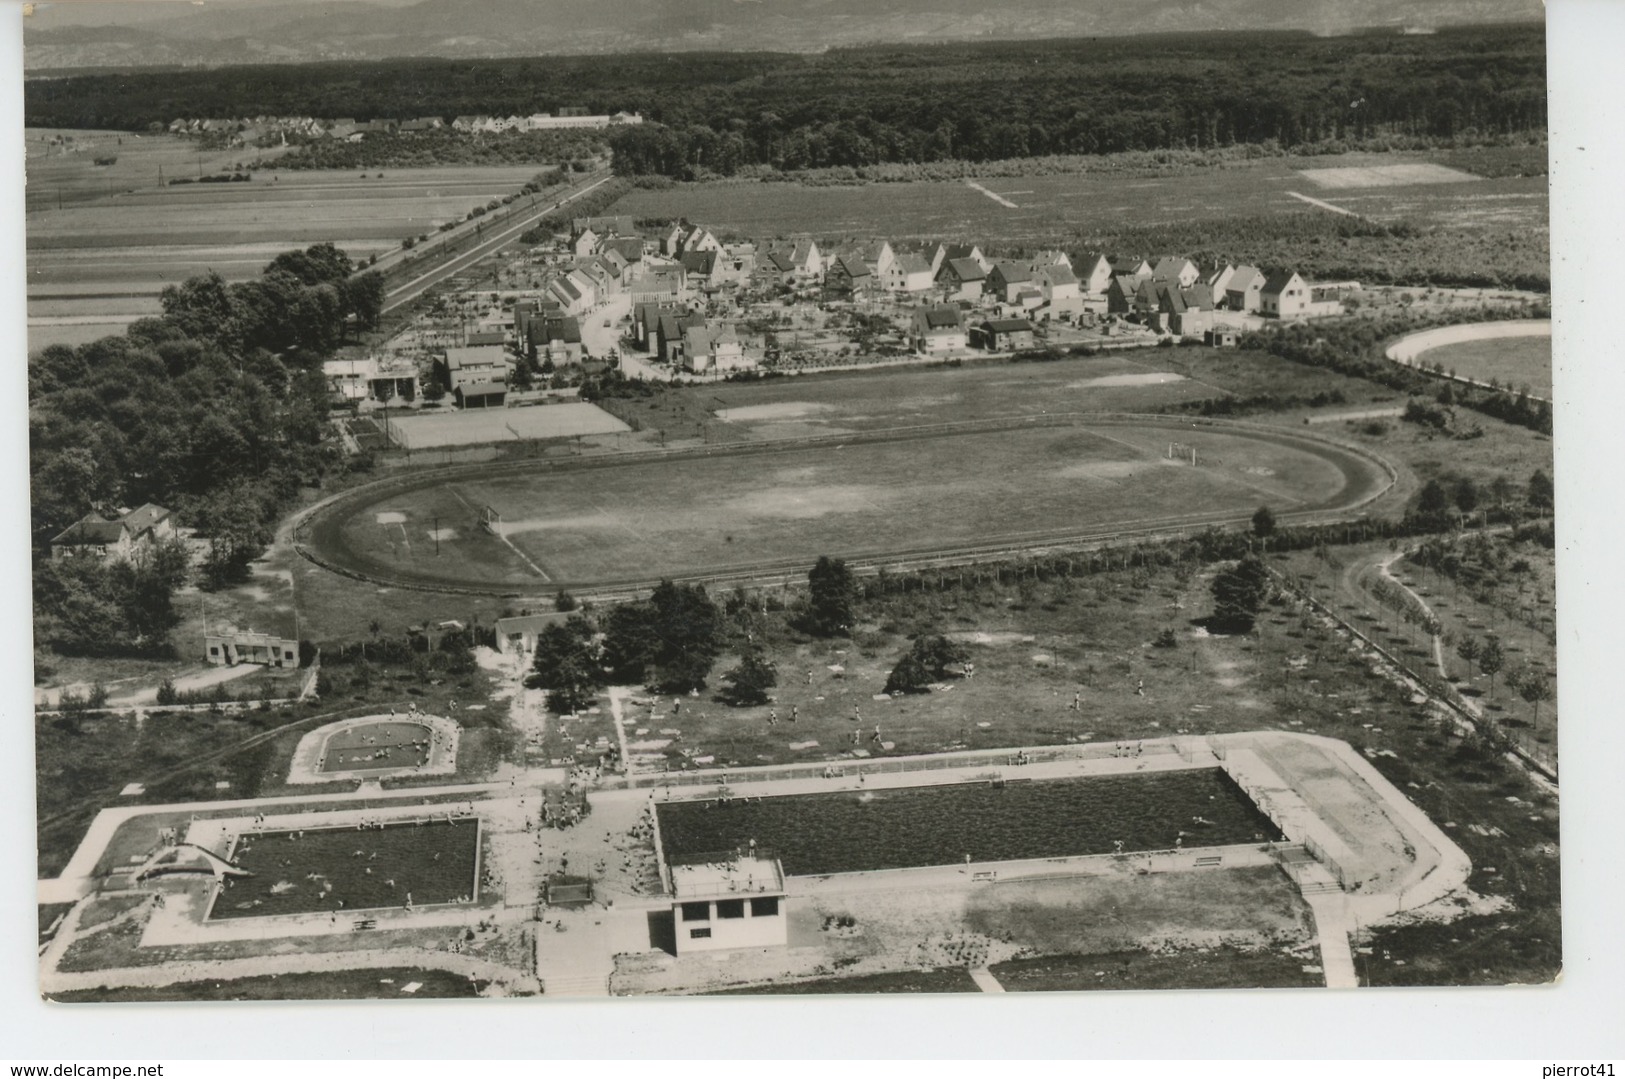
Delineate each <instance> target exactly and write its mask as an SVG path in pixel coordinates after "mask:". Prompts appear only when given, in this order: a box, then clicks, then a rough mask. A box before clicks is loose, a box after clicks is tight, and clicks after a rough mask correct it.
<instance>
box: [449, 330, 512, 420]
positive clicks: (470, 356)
mask: <svg viewBox="0 0 1625 1079" xmlns="http://www.w3.org/2000/svg"><path fill="white" fill-rule="evenodd" d="M439 366H440V369H441V374H442V376H443V378H444V380H445V383H446V388H447V389H449V390H451V391H452V393H453V394H455V395H456V397H457V403H458V404H459V405H461V406H462V407H464V408H491V407H499V406H501V405H502V404H503V402H504V400H505V399H506V398H505V395H506V394H507V392H508V387H507V382H508V354H507V350H506V349H504V348H503V347H502V346H501V345H475V346H473V347H468V346H464V347H461V348H448V349H446V352H445V355H444V357H443V358H442V359H441V361H440V364H439Z"/></svg>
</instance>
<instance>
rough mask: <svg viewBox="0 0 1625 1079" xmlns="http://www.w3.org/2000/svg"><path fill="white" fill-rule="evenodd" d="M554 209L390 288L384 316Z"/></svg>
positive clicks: (597, 183)
mask: <svg viewBox="0 0 1625 1079" xmlns="http://www.w3.org/2000/svg"><path fill="white" fill-rule="evenodd" d="M611 179H612V177H611V176H609V175H608V174H607V173H606V174H604V175H602V176H600V177H598V178H597V179H595V180H593V181H592V182H591V183H589V184H587V185H586V186H585V187H582V188H580V189H579V190H577V191H575V192H573V193H572V194H570V195H567V196H566V197H564V198H563V199H560V200H559V203H558V205H559V206H568V205H569V204H570V203H572V202H574V201H575V200H577V199H579V198H581V197H582V196H583V195H586V194H588V193H589V192H592V191H595V190H597V189H598V188H600V187H602V186H603V185H604V184H607V183H609V181H610V180H611ZM557 208H558V207H557V206H546V207H543V208H542V209H539V210H537V211H536V212H535V213H534V214H525V215H523V216H520V217H519V218H518V219H517V220H516V221H514V222H513V223H512V224H509V225H506V226H504V227H503V228H501V229H498V230H496V231H493V232H492V233H491V234H490V235H489V236H488V237H487V238H486V239H484V240H482V241H481V242H479V243H478V244H475V245H474V246H473V247H471V248H469V249H468V250H467V251H465V252H463V253H462V254H461V255H458V256H457V257H455V258H453V259H451V260H449V261H447V262H444V263H441V264H440V265H439V266H437V267H435V268H434V269H432V270H429V271H427V272H426V273H423V274H420V275H418V276H417V277H414V278H412V279H411V280H410V281H407V282H406V283H405V284H403V285H400V286H398V287H397V288H394V289H391V290H390V291H389V292H388V293H386V294H385V296H384V313H385V314H388V313H389V312H390V311H393V310H394V309H395V308H397V307H400V306H402V305H403V304H408V303H411V302H412V301H413V300H415V299H417V298H418V297H419V296H422V295H423V294H424V293H425V292H428V291H429V290H430V289H432V288H434V287H435V286H436V285H438V284H440V283H441V282H442V281H445V280H446V279H447V278H449V277H451V276H452V275H453V274H455V273H457V271H459V270H462V269H464V268H466V267H468V266H471V265H473V264H474V263H476V262H478V261H479V260H480V259H482V258H484V257H485V256H487V255H489V254H492V253H493V252H495V251H496V250H497V249H498V248H500V247H502V246H503V245H504V244H507V243H510V242H512V241H513V240H515V239H517V238H518V237H519V235H520V234H521V233H523V232H524V231H525V230H527V229H529V228H530V227H531V226H532V225H534V224H535V223H536V222H537V221H539V220H541V218H542V216H543V215H544V214H548V213H551V212H552V211H553V210H555V209H557Z"/></svg>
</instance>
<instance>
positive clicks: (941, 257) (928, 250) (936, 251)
mask: <svg viewBox="0 0 1625 1079" xmlns="http://www.w3.org/2000/svg"><path fill="white" fill-rule="evenodd" d="M916 253H917V254H918V255H919V256H920V257H921V258H923V259H925V261H926V262H928V263H930V265H931V279H932V280H933V281H934V280H936V277H937V273H938V271H940V270H941V269H942V264H943V263H944V262H946V261H947V259H948V245H947V244H944V243H935V244H927V245H925V246H924V247H922V248H920V249H919V250H918V251H917V252H916Z"/></svg>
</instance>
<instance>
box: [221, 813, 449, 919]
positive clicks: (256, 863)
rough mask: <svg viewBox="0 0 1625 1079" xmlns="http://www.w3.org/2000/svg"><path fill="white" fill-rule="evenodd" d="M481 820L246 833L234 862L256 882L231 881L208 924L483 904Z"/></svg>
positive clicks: (239, 839)
mask: <svg viewBox="0 0 1625 1079" xmlns="http://www.w3.org/2000/svg"><path fill="white" fill-rule="evenodd" d="M479 850H480V828H479V820H478V818H468V817H464V818H462V819H458V820H455V821H446V820H430V821H426V822H423V823H413V824H386V825H384V826H382V827H379V828H367V829H356V828H314V829H306V830H301V831H298V832H265V833H261V832H245V833H243V834H242V835H240V836H238V837H237V839H236V841H235V843H234V844H233V846H232V848H231V851H230V856H231V859H232V860H233V861H234V862H236V863H237V865H239V866H241V867H242V868H243V869H245V870H247V871H248V872H249V873H252V874H253V876H252V877H248V878H242V879H238V880H235V881H231V882H230V883H228V886H227V888H226V890H225V891H224V892H222V893H221V894H220V896H219V898H218V899H216V900H215V901H214V904H213V906H211V907H210V909H209V914H208V916H209V917H210V918H259V917H265V916H267V915H274V914H309V913H312V912H314V911H337V910H343V911H360V910H372V909H378V908H399V907H401V906H403V905H404V904H406V903H407V902H408V901H410V902H411V903H413V904H414V905H417V906H430V905H433V904H437V903H456V902H459V901H463V899H464V897H467V901H468V902H473V901H475V900H476V899H477V898H478V894H479V882H478V881H477V880H476V877H475V872H476V866H477V865H478V861H479Z"/></svg>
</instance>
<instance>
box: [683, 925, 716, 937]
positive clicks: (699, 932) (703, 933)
mask: <svg viewBox="0 0 1625 1079" xmlns="http://www.w3.org/2000/svg"><path fill="white" fill-rule="evenodd" d="M710 937H711V927H710V926H705V927H704V928H702V929H690V930H689V931H688V939H689V940H709V939H710Z"/></svg>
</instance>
